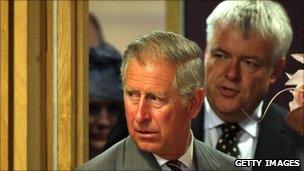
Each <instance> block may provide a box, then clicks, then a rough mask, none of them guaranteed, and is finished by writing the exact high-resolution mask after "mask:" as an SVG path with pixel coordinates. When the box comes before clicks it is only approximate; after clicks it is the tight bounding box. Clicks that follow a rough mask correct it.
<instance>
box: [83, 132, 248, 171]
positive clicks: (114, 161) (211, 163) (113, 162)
mask: <svg viewBox="0 0 304 171" xmlns="http://www.w3.org/2000/svg"><path fill="white" fill-rule="evenodd" d="M193 149H194V153H193V154H194V156H193V158H194V163H195V170H208V171H209V170H225V171H226V170H241V169H244V168H241V169H240V168H236V167H235V166H234V158H233V157H231V156H228V155H226V154H224V153H221V152H219V151H217V150H214V149H213V148H210V147H208V146H207V145H205V144H204V143H202V142H200V141H198V140H196V139H194V148H193ZM77 170H161V168H160V166H159V165H158V163H157V161H156V159H155V157H154V156H153V155H152V154H151V153H148V152H144V151H141V150H140V149H139V148H138V147H137V145H136V144H135V142H134V141H133V140H132V138H130V136H128V137H127V138H125V139H123V140H121V141H120V142H118V143H117V144H115V145H114V146H113V147H111V148H110V149H108V150H107V151H105V152H103V153H102V154H100V155H98V156H97V157H95V158H93V159H92V160H90V161H88V162H87V163H85V164H84V165H82V166H81V167H79V168H78V169H77Z"/></svg>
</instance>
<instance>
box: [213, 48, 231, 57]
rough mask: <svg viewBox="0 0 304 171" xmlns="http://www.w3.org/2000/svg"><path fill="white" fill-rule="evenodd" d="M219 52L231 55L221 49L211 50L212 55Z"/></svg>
mask: <svg viewBox="0 0 304 171" xmlns="http://www.w3.org/2000/svg"><path fill="white" fill-rule="evenodd" d="M218 51H219V52H222V53H225V54H228V55H230V54H229V53H228V52H227V51H225V50H224V49H222V48H220V47H216V48H213V49H211V53H214V52H218Z"/></svg>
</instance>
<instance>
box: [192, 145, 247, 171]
mask: <svg viewBox="0 0 304 171" xmlns="http://www.w3.org/2000/svg"><path fill="white" fill-rule="evenodd" d="M194 146H195V150H196V154H197V155H200V156H196V160H197V163H204V164H205V166H202V167H203V168H206V167H207V168H208V169H209V170H214V169H216V170H250V168H237V167H236V166H235V165H234V162H235V160H236V158H234V157H231V156H229V155H227V154H224V153H222V152H220V151H218V150H216V149H214V148H212V147H209V146H208V145H206V144H204V143H203V142H201V141H198V140H195V141H194Z"/></svg>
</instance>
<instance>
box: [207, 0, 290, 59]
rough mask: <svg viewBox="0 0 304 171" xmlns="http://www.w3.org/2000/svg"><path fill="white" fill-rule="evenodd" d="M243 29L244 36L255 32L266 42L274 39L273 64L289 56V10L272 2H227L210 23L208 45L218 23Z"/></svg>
mask: <svg viewBox="0 0 304 171" xmlns="http://www.w3.org/2000/svg"><path fill="white" fill-rule="evenodd" d="M222 23H223V24H228V25H232V26H236V27H237V28H239V29H240V30H241V31H242V32H243V34H244V37H247V36H248V35H249V34H250V33H252V32H254V33H257V34H258V35H260V36H261V38H263V39H270V40H272V53H271V54H272V59H273V60H272V61H273V63H274V62H275V61H276V60H277V59H279V58H282V57H285V56H286V54H287V51H288V49H289V47H290V44H291V41H292V36H293V31H292V28H291V24H290V20H289V18H288V16H287V13H286V11H285V9H284V8H283V7H282V6H281V5H280V4H279V3H277V2H273V1H270V0H267V1H266V0H242V1H229V0H228V1H223V2H221V3H220V4H219V5H218V6H217V7H216V8H215V9H214V10H213V12H212V13H211V14H210V15H209V17H208V18H207V20H206V24H207V28H206V33H207V42H209V41H210V39H211V37H212V36H213V32H214V30H215V29H216V26H217V25H218V24H222Z"/></svg>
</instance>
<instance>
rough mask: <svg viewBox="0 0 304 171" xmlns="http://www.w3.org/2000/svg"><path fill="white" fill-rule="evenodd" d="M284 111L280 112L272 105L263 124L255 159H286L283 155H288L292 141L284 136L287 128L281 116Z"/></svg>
mask: <svg viewBox="0 0 304 171" xmlns="http://www.w3.org/2000/svg"><path fill="white" fill-rule="evenodd" d="M282 112H284V111H278V110H276V109H275V107H274V105H271V107H270V109H269V112H267V114H266V116H265V118H264V120H263V121H262V122H261V124H260V125H261V126H260V131H259V136H258V143H257V147H256V152H255V157H254V158H257V159H261V158H282V157H283V158H284V157H287V156H282V154H288V153H287V151H288V150H289V149H290V148H291V141H290V140H289V139H287V138H286V136H284V132H285V129H284V128H285V127H284V125H282V124H284V123H283V122H284V121H282V119H281V118H280V115H281V114H282Z"/></svg>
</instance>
